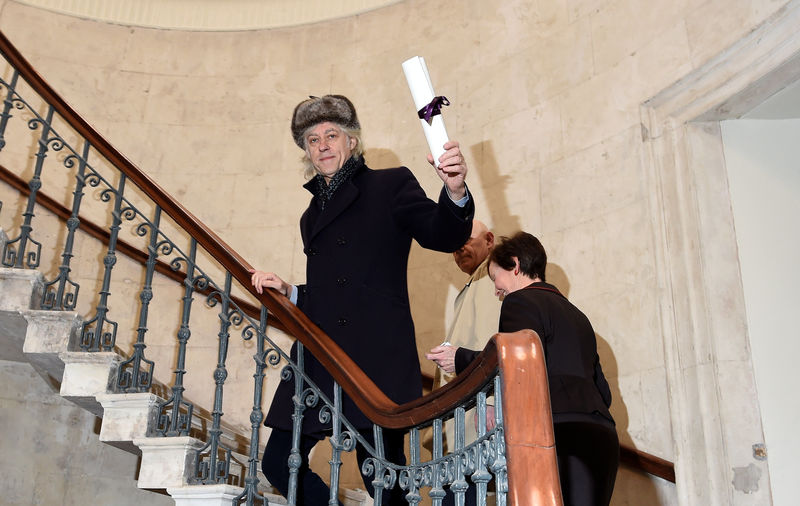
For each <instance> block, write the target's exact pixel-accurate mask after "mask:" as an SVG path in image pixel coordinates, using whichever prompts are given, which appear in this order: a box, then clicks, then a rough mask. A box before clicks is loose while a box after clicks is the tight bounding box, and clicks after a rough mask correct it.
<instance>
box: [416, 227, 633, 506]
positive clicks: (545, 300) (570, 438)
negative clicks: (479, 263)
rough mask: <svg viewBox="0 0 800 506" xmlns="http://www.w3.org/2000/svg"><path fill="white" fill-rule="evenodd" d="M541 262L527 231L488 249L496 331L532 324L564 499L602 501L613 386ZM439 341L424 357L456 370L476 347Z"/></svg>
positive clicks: (612, 463) (610, 477) (611, 468)
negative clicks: (540, 354) (498, 301)
mask: <svg viewBox="0 0 800 506" xmlns="http://www.w3.org/2000/svg"><path fill="white" fill-rule="evenodd" d="M546 265H547V254H546V253H545V250H544V247H543V246H542V244H541V242H539V240H538V239H537V238H536V237H534V236H532V235H531V234H528V233H526V232H517V233H516V234H515V235H513V236H512V237H511V238H505V237H504V238H502V240H501V242H500V244H499V245H497V246H495V248H494V249H493V250H492V252H491V255H490V257H489V276H490V277H491V278H492V280H493V281H494V285H495V292H496V294H497V296H498V297H500V298H501V299H503V305H502V308H501V309H500V325H499V331H500V332H516V331H518V330H522V329H532V330H533V331H535V332H536V333H537V334H538V335H539V338H540V339H541V341H542V346H543V347H544V356H545V362H546V364H547V379H548V383H549V386H550V404H551V406H552V413H553V429H554V431H555V439H556V454H557V456H558V471H559V476H560V480H561V490H562V493H563V496H564V504H565V505H581V506H583V505H587V506H589V505H591V506H594V505H602V506H607V505H608V504H609V502H610V501H611V493H612V492H613V490H614V481H615V479H616V474H617V467H618V465H619V440H618V438H617V432H616V427H615V424H614V419H613V418H612V417H611V413H609V411H608V408H609V406H610V405H611V391H610V390H609V387H608V382H607V381H606V378H605V376H604V375H603V370H602V368H601V367H600V359H599V357H598V355H597V341H596V338H595V334H594V330H593V329H592V325H591V323H589V319H588V318H586V315H584V314H583V313H582V312H581V311H580V310H579V309H578V308H577V307H575V306H574V305H572V303H570V302H569V301H568V300H567V298H566V297H564V296H563V295H562V294H561V292H559V291H558V289H557V288H556V287H555V286H553V285H550V284H548V283H546V282H545V266H546ZM443 348H447V347H437V348H434V349H433V350H431V353H430V354H429V355H428V358H430V359H432V360H434V361H436V362H437V363H438V364H439V365H440V366H441V367H442V368H444V369H445V370H446V371H447V370H448V369H452V370H454V371H455V372H456V373H458V372H461V371H462V370H464V369H465V368H466V367H467V366H468V365H469V363H470V362H472V360H473V359H474V358H475V357H476V356H477V355H478V353H480V352H479V351H474V350H468V349H466V348H457V349H452V348H451V349H449V350H447V349H443ZM533 478H535V477H533Z"/></svg>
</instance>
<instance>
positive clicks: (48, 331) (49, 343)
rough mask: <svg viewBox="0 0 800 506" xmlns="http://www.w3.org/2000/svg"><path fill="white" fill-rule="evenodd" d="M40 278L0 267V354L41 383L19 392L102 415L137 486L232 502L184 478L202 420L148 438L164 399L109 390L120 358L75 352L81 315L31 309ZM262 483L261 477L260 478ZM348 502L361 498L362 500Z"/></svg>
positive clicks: (233, 492)
mask: <svg viewBox="0 0 800 506" xmlns="http://www.w3.org/2000/svg"><path fill="white" fill-rule="evenodd" d="M5 242H6V235H5V233H4V232H3V230H2V229H0V249H2V246H3V244H4V243H5ZM43 283H44V281H43V278H42V275H41V274H40V273H39V272H38V271H36V270H25V269H10V268H0V340H1V341H0V342H2V343H3V344H2V346H3V349H2V355H0V356H1V358H2V359H3V360H7V361H9V362H18V363H28V364H30V366H31V367H32V369H33V370H34V371H35V372H36V373H38V375H39V376H40V377H41V383H42V385H31V390H32V392H31V393H26V394H24V395H26V396H28V395H33V396H39V397H43V396H42V394H41V393H38V394H37V393H35V392H38V391H39V390H41V389H42V388H44V389H45V392H44V393H45V395H46V393H47V390H50V391H55V392H57V393H58V394H59V395H60V397H62V398H63V399H66V400H68V401H71V402H72V403H74V404H75V405H77V406H79V407H81V408H83V409H84V410H85V411H86V412H87V413H89V414H91V415H94V416H95V417H97V418H98V419H101V424H100V430H99V440H100V441H102V442H103V443H107V444H109V445H112V446H114V447H117V448H119V449H122V450H125V451H127V452H129V453H131V454H133V455H140V456H141V460H140V467H139V469H138V479H137V486H138V487H139V488H141V489H147V490H155V491H166V493H167V494H169V495H170V496H171V497H172V499H174V502H175V504H179V505H209V506H210V505H217V504H219V505H222V504H225V505H230V504H231V502H232V500H233V499H234V498H235V497H236V496H238V495H239V494H240V493H241V492H242V490H243V489H242V487H239V486H236V485H231V484H214V485H190V484H189V481H190V477H191V476H192V474H193V472H194V460H193V459H194V458H195V453H196V451H197V450H199V449H201V448H202V447H203V446H204V445H205V443H206V442H205V441H204V440H203V439H201V438H202V437H203V436H204V427H203V425H204V423H207V422H208V420H203V419H202V418H201V417H194V420H195V422H194V427H193V430H192V431H191V434H192V435H190V436H177V437H152V436H149V434H151V433H152V432H153V428H154V424H155V423H156V417H157V414H158V412H157V407H156V406H157V403H158V402H159V401H161V402H163V398H160V397H159V396H158V395H156V394H154V393H149V392H145V393H111V389H110V387H111V385H112V383H113V381H114V378H116V375H117V369H118V366H119V364H120V363H121V362H122V361H123V360H124V359H125V358H126V357H123V356H121V355H120V354H119V353H118V352H116V351H112V352H85V351H74V350H76V349H77V345H76V342H77V338H78V336H79V332H80V328H81V324H82V322H83V320H82V318H81V316H80V315H78V314H77V313H76V312H69V311H46V310H36V309H31V307H32V306H33V305H34V304H35V301H39V300H41V295H42V290H43ZM34 307H35V306H34ZM37 387H38V388H37ZM156 390H157V388H156ZM45 402H46V401H45ZM51 402H52V401H51ZM73 418H74V417H73ZM82 418H86V417H82ZM91 421H92V417H89V422H90V423H91ZM84 423H85V422H84ZM224 436H227V438H225V437H223V439H227V440H226V444H228V445H230V446H234V447H235V445H236V436H237V435H234V434H231V433H230V432H228V433H224ZM239 437H241V435H239ZM246 462H247V456H246V455H242V454H240V453H234V456H233V458H232V462H231V466H230V474H231V479H230V480H229V481H230V482H233V483H237V482H238V483H241V482H242V480H243V479H244V474H245V473H244V471H245V465H246V464H242V463H246ZM133 464H134V465H135V462H133ZM129 473H130V476H131V477H133V476H134V475H135V474H136V469H135V468H132V469H130V470H129ZM265 482H266V480H264V479H263V477H262V483H265ZM260 492H261V493H262V494H264V496H265V497H266V498H267V499H268V503H267V504H270V505H273V504H286V500H285V499H284V498H283V497H281V496H279V495H276V494H273V493H271V489H270V488H269V487H264V488H263V489H262V490H260ZM350 495H351V496H353V497H354V498H355V499H356V500H358V499H361V500H362V501H363V499H364V497H363V496H362V497H358V495H359V494H358V493H355V494H350ZM163 500H164V498H163V497H157V496H156V497H155V498H153V497H150V498H149V499H147V501H148V504H161V503H164V502H163ZM150 501H153V502H150ZM168 503H169V502H167V503H164V504H168ZM4 504H9V503H4ZM19 504H24V503H23V502H20V503H19ZM352 504H361V501H358V502H352Z"/></svg>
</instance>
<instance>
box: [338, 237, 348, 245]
mask: <svg viewBox="0 0 800 506" xmlns="http://www.w3.org/2000/svg"><path fill="white" fill-rule="evenodd" d="M336 244H338V245H339V246H344V245H345V244H347V241H345V240H344V237H339V238H338V239H336Z"/></svg>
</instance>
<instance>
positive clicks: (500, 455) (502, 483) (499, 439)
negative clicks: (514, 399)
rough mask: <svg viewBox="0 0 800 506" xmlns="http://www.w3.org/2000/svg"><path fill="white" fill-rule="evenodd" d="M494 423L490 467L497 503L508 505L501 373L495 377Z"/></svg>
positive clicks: (503, 505)
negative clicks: (492, 457)
mask: <svg viewBox="0 0 800 506" xmlns="http://www.w3.org/2000/svg"><path fill="white" fill-rule="evenodd" d="M494 423H495V433H494V435H493V436H492V438H493V443H494V460H493V461H492V463H491V466H490V469H491V470H492V473H494V483H495V504H496V505H497V506H506V499H507V494H508V472H507V468H506V446H505V441H506V440H505V436H504V433H503V393H502V384H501V382H500V375H499V374H498V375H497V376H495V378H494Z"/></svg>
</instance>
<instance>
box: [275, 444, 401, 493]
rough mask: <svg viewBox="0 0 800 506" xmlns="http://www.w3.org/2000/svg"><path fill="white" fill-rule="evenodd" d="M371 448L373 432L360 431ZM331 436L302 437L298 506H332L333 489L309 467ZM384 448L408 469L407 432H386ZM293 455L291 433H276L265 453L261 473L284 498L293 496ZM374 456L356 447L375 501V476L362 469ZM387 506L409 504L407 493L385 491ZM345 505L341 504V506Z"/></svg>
mask: <svg viewBox="0 0 800 506" xmlns="http://www.w3.org/2000/svg"><path fill="white" fill-rule="evenodd" d="M359 434H360V435H361V437H363V438H364V439H365V440H366V441H367V442H369V444H370V445H372V446H373V447H374V438H373V433H372V429H365V430H362V431H359ZM329 435H330V434H313V435H306V434H303V435H301V436H300V458H301V461H300V468H299V470H298V475H297V478H298V480H297V505H298V506H303V505H305V506H324V505H326V504H328V497H329V495H330V489H329V488H328V485H326V484H325V482H324V481H322V478H320V477H319V475H317V474H316V473H314V472H313V471H311V470H310V469H309V467H308V454H309V452H311V449H312V448H313V447H314V445H316V444H317V443H319V442H320V441H322V440H323V439H324V438H325V436H329ZM383 442H384V445H383V448H384V454H385V455H386V459H387V460H389V461H390V462H393V463H395V464H399V465H405V463H406V456H405V452H404V450H403V432H401V431H392V430H386V429H384V431H383ZM291 451H292V433H291V432H290V431H285V430H280V429H273V430H272V434H271V435H270V437H269V440H268V441H267V447H266V448H265V449H264V457H263V458H262V459H261V470H262V471H263V473H264V476H266V478H267V480H269V482H270V484H272V486H273V487H275V488H276V489H278V492H280V493H281V495H283V496H284V497H286V496H287V494H288V492H289V464H288V462H289V455H290V454H291ZM369 457H370V455H369V453H367V451H366V450H365V449H364V447H363V446H362V445H361V444H357V445H356V460H357V461H358V468H359V474H361V478H362V479H363V480H364V487H365V488H366V490H367V492H368V493H369V495H370V496H372V497H374V495H375V494H374V491H373V487H372V480H373V478H374V477H373V476H369V477H367V476H364V474H363V473H361V465H362V464H363V463H364V460H366V459H367V458H369ZM382 503H383V505H384V506H401V505H406V504H408V503H407V502H406V501H405V493H404V492H403V490H402V489H401V488H400V487H399V486H398V485H397V484H396V483H395V486H394V488H392V489H391V491H387V490H384V492H383V501H382ZM340 504H341V503H340Z"/></svg>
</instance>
